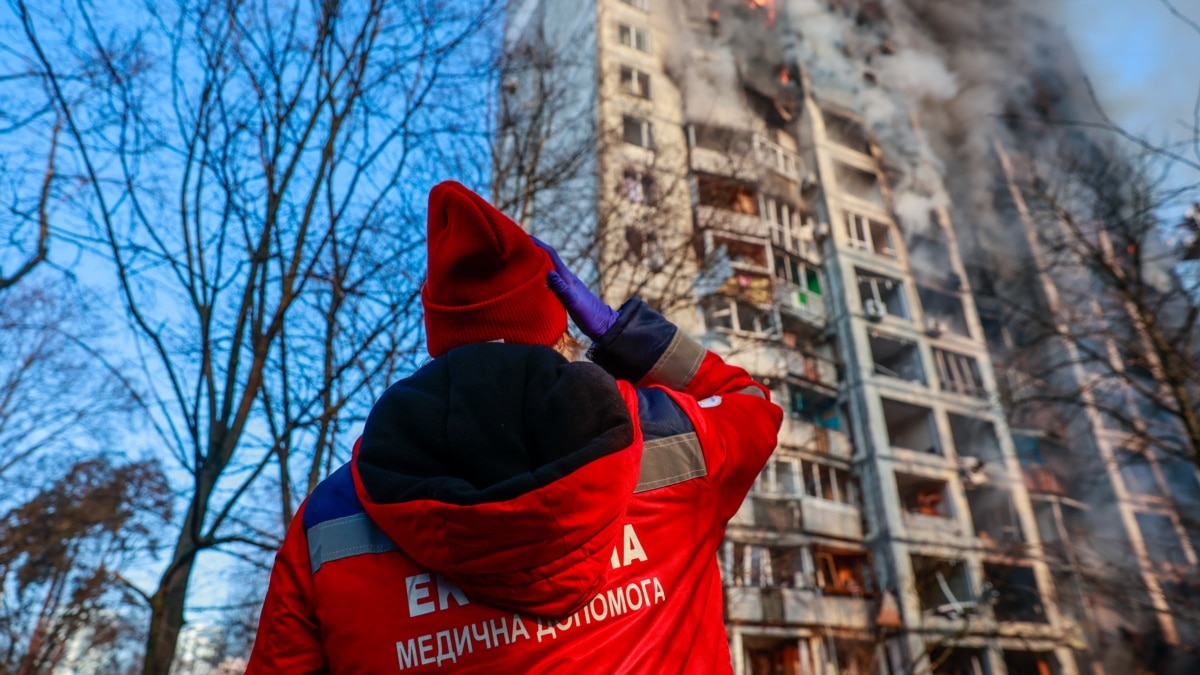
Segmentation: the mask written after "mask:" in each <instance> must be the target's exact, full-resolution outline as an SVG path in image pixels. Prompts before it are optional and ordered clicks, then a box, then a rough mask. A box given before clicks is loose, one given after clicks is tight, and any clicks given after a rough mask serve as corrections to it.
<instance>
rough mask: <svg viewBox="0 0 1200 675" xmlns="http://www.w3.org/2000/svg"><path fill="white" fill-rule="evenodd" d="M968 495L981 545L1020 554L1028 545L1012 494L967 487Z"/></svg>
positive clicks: (990, 488) (987, 487) (1006, 491)
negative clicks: (1020, 550)
mask: <svg viewBox="0 0 1200 675" xmlns="http://www.w3.org/2000/svg"><path fill="white" fill-rule="evenodd" d="M966 493H967V507H968V508H969V509H970V511H971V521H972V522H973V523H974V525H975V536H977V537H979V540H980V542H981V543H982V544H983V545H984V546H986V547H988V548H992V549H997V550H1001V551H1004V552H1006V553H1016V552H1018V550H1019V549H1020V548H1021V547H1022V546H1024V544H1025V537H1024V535H1023V533H1022V531H1021V521H1020V520H1019V519H1018V518H1017V510H1016V508H1015V507H1014V506H1013V501H1012V493H1011V492H1009V491H1008V490H1005V489H1003V488H997V487H990V486H978V487H968V489H967V491H966Z"/></svg>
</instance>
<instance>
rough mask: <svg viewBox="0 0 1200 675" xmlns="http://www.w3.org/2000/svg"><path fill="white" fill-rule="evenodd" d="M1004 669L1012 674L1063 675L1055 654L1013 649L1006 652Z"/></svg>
mask: <svg viewBox="0 0 1200 675" xmlns="http://www.w3.org/2000/svg"><path fill="white" fill-rule="evenodd" d="M1004 667H1005V668H1007V669H1008V672H1010V673H1021V675H1026V673H1028V675H1061V673H1062V670H1061V669H1060V668H1059V666H1058V659H1056V658H1054V652H1027V651H1017V650H1012V649H1006V650H1004Z"/></svg>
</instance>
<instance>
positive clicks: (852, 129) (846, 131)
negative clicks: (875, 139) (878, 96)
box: [821, 110, 871, 155]
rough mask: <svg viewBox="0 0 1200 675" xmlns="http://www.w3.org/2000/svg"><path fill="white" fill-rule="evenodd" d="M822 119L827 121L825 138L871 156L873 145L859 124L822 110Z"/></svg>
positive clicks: (840, 115) (843, 116) (838, 114)
mask: <svg viewBox="0 0 1200 675" xmlns="http://www.w3.org/2000/svg"><path fill="white" fill-rule="evenodd" d="M821 117H822V118H823V119H824V120H825V136H827V137H828V138H829V140H831V141H833V142H834V143H837V144H838V145H842V146H845V147H847V148H850V149H851V150H857V151H859V152H861V153H864V154H868V155H869V154H871V143H870V142H869V141H868V140H867V132H866V131H865V130H863V127H862V125H861V124H859V123H858V122H856V121H854V120H852V119H850V118H849V117H846V116H845V115H842V114H840V113H835V112H832V111H829V110H822V111H821Z"/></svg>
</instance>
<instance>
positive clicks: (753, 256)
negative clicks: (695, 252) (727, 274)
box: [704, 230, 771, 277]
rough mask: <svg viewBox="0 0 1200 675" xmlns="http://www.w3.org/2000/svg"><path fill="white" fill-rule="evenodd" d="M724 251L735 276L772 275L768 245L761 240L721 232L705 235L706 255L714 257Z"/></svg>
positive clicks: (706, 233)
mask: <svg viewBox="0 0 1200 675" xmlns="http://www.w3.org/2000/svg"><path fill="white" fill-rule="evenodd" d="M718 250H722V251H723V255H724V256H725V258H726V259H728V261H729V266H730V268H732V270H733V272H734V273H735V274H750V275H754V276H760V277H765V276H767V275H769V274H770V273H771V267H770V264H769V262H768V258H767V244H766V242H764V241H762V240H759V239H753V238H750V239H747V238H743V237H738V236H735V235H729V234H725V233H723V232H720V231H714V230H709V231H707V232H705V233H704V253H705V255H712V254H714V253H715V252H716V251H718Z"/></svg>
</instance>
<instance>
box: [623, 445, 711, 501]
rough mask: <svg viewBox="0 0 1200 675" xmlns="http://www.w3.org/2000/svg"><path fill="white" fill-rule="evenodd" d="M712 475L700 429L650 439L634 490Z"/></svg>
mask: <svg viewBox="0 0 1200 675" xmlns="http://www.w3.org/2000/svg"><path fill="white" fill-rule="evenodd" d="M707 474H708V467H707V466H705V464H704V452H703V451H702V450H701V449H700V437H699V436H697V435H696V432H694V431H689V432H688V433H686V434H677V435H674V436H666V437H663V438H655V439H652V440H649V441H646V445H645V449H644V450H643V451H642V470H641V474H640V475H639V476H638V484H637V487H636V488H634V490H633V491H634V493H638V492H646V491H647V490H655V489H657V488H661V487H666V486H668V485H674V484H676V483H682V482H684V481H686V480H691V479H692V478H699V477H700V476H704V475H707Z"/></svg>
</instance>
